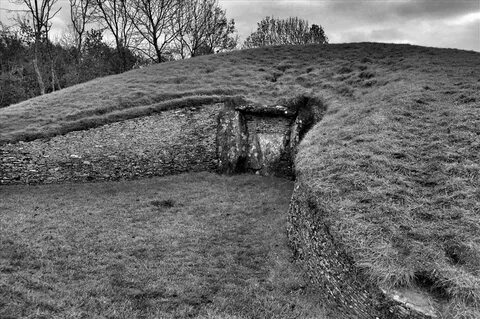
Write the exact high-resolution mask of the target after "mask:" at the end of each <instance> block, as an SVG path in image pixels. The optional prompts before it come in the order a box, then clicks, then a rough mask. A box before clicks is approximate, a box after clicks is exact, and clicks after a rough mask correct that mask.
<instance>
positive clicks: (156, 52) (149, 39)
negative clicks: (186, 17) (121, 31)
mask: <svg viewBox="0 0 480 319" xmlns="http://www.w3.org/2000/svg"><path fill="white" fill-rule="evenodd" d="M180 2H181V1H179V0H130V2H129V5H128V8H127V13H128V16H129V18H130V20H131V22H132V24H133V25H134V26H135V29H136V30H137V31H138V33H139V34H140V35H141V37H142V40H144V42H146V44H147V48H146V49H142V48H141V47H139V49H140V50H142V52H143V53H144V54H146V55H147V56H148V57H149V58H150V59H151V60H152V61H154V62H157V63H160V62H163V61H164V60H165V57H164V54H165V50H166V48H168V46H169V45H170V43H171V42H172V41H173V40H174V39H175V37H176V36H177V32H178V31H177V30H175V29H174V28H173V19H174V16H175V15H176V11H177V10H179V8H180V6H179V3H180Z"/></svg>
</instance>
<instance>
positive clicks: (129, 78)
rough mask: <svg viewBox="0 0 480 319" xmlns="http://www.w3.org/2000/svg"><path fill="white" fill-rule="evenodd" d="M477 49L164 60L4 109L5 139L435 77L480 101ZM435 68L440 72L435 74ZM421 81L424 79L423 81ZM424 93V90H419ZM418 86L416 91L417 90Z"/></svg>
mask: <svg viewBox="0 0 480 319" xmlns="http://www.w3.org/2000/svg"><path fill="white" fill-rule="evenodd" d="M478 60H479V57H478V53H474V52H466V51H458V50H440V49H432V48H423V47H416V46H409V45H386V44H368V43H360V44H340V45H328V46H321V45H312V46H304V47H295V46H289V47H271V48H263V49H255V50H244V51H237V52H232V53H229V54H219V55H215V56H203V57H198V58H194V59H189V60H184V61H176V62H169V63H162V64H158V65H154V66H151V67H148V68H143V69H137V70H133V71H130V72H127V73H124V74H120V75H115V76H109V77H105V78H100V79H96V80H93V81H90V82H87V83H84V84H81V85H77V86H74V87H70V88H67V89H64V90H61V91H57V92H54V93H52V94H48V95H45V96H41V97H37V98H34V99H31V100H28V101H25V102H22V103H19V104H16V105H12V106H9V107H7V108H3V109H0V123H2V125H1V126H0V143H5V142H15V141H19V140H32V139H35V138H41V137H48V136H54V135H57V134H64V133H67V132H69V131H75V130H81V129H86V128H91V127H97V126H100V125H102V124H105V123H110V122H116V121H119V120H122V119H127V118H134V117H138V116H143V115H147V114H151V113H154V112H159V111H162V110H165V109H171V108H176V107H182V106H186V105H187V106H188V105H202V104H207V103H215V102H221V101H223V100H225V99H227V98H229V97H231V96H235V95H241V96H243V97H246V98H247V99H249V100H251V101H253V102H258V103H260V104H271V103H274V102H276V101H278V100H279V99H280V98H283V97H292V96H294V95H299V94H305V93H307V94H313V95H318V94H321V95H323V96H325V95H329V94H332V93H333V94H340V95H342V96H346V97H356V98H358V99H363V96H364V94H365V93H367V92H371V91H378V90H377V89H378V88H383V90H382V91H389V92H392V93H393V94H394V93H395V92H397V91H399V90H405V85H407V86H408V84H412V83H411V81H410V79H411V77H412V76H413V75H415V76H416V77H417V80H418V82H417V83H418V84H417V85H418V86H419V87H418V88H421V87H422V85H423V86H426V83H423V82H431V81H434V82H435V84H436V86H437V87H436V89H437V91H435V92H433V94H435V93H439V91H442V92H445V91H448V92H450V93H445V94H446V95H447V94H450V95H451V96H452V97H454V98H456V99H457V100H458V101H459V102H462V103H463V102H469V101H470V102H475V101H478V96H477V97H475V94H476V93H475V92H477V93H478V82H477V80H478V79H474V80H475V81H474V82H471V81H466V82H465V83H464V81H463V79H464V77H465V76H466V75H470V77H472V76H473V74H474V73H473V72H474V71H475V69H474V68H472V67H475V66H476V67H477V68H478V63H479V62H478ZM434 74H435V75H434ZM422 83H423V84H422ZM420 92H421V91H420ZM412 93H413V92H412Z"/></svg>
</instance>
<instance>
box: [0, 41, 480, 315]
mask: <svg viewBox="0 0 480 319" xmlns="http://www.w3.org/2000/svg"><path fill="white" fill-rule="evenodd" d="M298 95H308V96H315V97H319V98H321V99H323V100H324V101H325V103H326V105H327V106H328V111H327V112H326V114H325V117H324V119H323V120H322V121H321V122H320V123H318V124H317V125H316V126H315V127H314V128H313V129H312V130H311V131H310V132H309V133H308V134H307V136H306V137H305V139H304V141H303V142H302V145H301V147H300V151H299V154H298V156H297V160H296V170H297V177H299V178H301V179H302V181H303V182H305V183H307V184H309V185H310V186H311V188H312V189H313V190H314V191H315V194H316V196H317V197H318V198H320V199H321V200H320V203H321V205H322V206H321V207H322V209H324V210H325V211H328V214H327V215H326V216H325V218H326V220H327V221H328V223H329V225H331V228H332V230H334V232H335V233H336V234H340V235H341V237H342V241H343V242H344V243H345V245H346V249H348V250H349V252H350V253H351V255H352V256H353V257H354V260H355V263H356V264H357V265H358V266H359V267H361V268H363V269H364V270H365V271H366V272H367V273H368V274H369V276H370V278H371V280H372V281H375V282H378V283H380V284H382V285H383V286H386V287H388V286H391V287H394V286H408V285H413V284H415V283H416V282H417V283H418V282H419V281H421V282H423V283H428V286H429V287H431V288H432V289H434V290H435V292H436V293H437V296H438V297H439V298H444V299H445V300H446V301H447V304H448V305H449V306H448V307H449V308H448V309H446V310H445V312H447V313H448V312H449V313H450V314H453V316H454V317H455V316H457V317H459V316H462V315H465V316H467V317H468V315H470V316H471V317H472V318H475V316H478V315H479V305H480V205H479V203H480V53H476V52H467V51H459V50H451V49H435V48H426V47H418V46H410V45H392V44H371V43H357V44H339V45H325V46H322V45H319V46H316V45H312V46H286V47H270V48H262V49H253V50H244V51H237V52H232V53H228V54H219V55H215V56H204V57H198V58H194V59H190V60H185V61H177V62H169V63H163V64H159V65H155V66H152V67H148V68H144V69H139V70H133V71H130V72H127V73H124V74H121V75H116V76H111V77H106V78H102V79H97V80H94V81H91V82H88V83H85V84H81V85H78V86H75V87H71V88H67V89H65V90H62V91H59V92H55V93H53V94H50V95H46V96H42V97H38V98H35V99H31V100H28V101H25V102H23V103H20V104H17V105H12V106H10V107H7V108H4V109H0V123H1V125H0V143H6V142H16V141H19V140H31V139H34V138H39V137H48V136H52V135H56V134H62V133H65V132H68V131H71V130H78V129H84V128H89V127H95V126H99V125H102V124H104V123H108V122H113V121H118V120H121V119H125V118H132V117H137V116H142V115H147V114H151V113H154V112H159V111H161V110H165V109H169V108H175V107H183V106H186V105H201V104H205V103H208V102H213V101H222V100H225V99H228V98H230V97H232V96H242V97H244V98H246V99H248V100H250V101H251V102H254V103H260V104H268V105H271V104H278V103H282V100H284V99H289V98H292V97H295V96H298Z"/></svg>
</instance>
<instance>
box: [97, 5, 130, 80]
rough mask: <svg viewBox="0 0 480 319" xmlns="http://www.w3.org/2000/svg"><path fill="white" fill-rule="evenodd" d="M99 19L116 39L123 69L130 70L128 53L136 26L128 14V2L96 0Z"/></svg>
mask: <svg viewBox="0 0 480 319" xmlns="http://www.w3.org/2000/svg"><path fill="white" fill-rule="evenodd" d="M95 2H96V5H97V8H98V11H99V18H100V19H101V21H102V22H103V24H104V26H105V27H106V28H107V29H108V30H109V31H110V33H111V34H112V36H113V37H114V39H115V47H116V50H117V54H118V56H119V58H120V60H121V69H122V71H126V70H128V69H129V65H128V60H127V55H126V52H127V50H128V48H129V45H130V40H131V39H132V36H133V31H134V29H135V28H134V25H133V23H132V19H131V16H130V15H129V13H128V12H127V10H128V7H127V5H128V4H127V0H95Z"/></svg>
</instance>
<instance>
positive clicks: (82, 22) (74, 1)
mask: <svg viewBox="0 0 480 319" xmlns="http://www.w3.org/2000/svg"><path fill="white" fill-rule="evenodd" d="M69 2H70V19H71V21H72V28H73V31H74V39H75V48H76V51H77V58H79V57H80V53H81V51H82V44H83V38H84V34H85V28H86V25H87V24H88V23H89V22H91V21H92V20H93V18H94V16H93V11H94V10H95V6H94V0H69Z"/></svg>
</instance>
